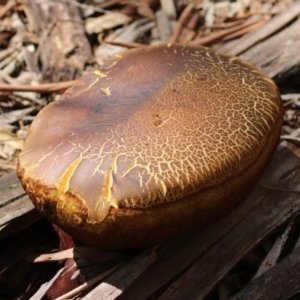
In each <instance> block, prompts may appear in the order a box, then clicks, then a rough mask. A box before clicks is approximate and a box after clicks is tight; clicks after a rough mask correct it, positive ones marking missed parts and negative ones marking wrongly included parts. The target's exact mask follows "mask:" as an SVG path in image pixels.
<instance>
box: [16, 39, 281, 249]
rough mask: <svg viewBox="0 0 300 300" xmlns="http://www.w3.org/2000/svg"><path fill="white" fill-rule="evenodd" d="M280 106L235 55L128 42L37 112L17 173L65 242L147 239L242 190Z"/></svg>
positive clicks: (164, 235) (201, 217)
mask: <svg viewBox="0 0 300 300" xmlns="http://www.w3.org/2000/svg"><path fill="white" fill-rule="evenodd" d="M282 111H283V109H282V101H281V97H280V94H279V91H278V88H277V87H276V85H275V84H274V82H273V81H272V80H271V79H270V78H268V77H267V76H265V75H264V74H262V73H261V72H260V71H259V70H257V69H256V68H255V67H253V66H252V65H250V64H249V63H247V62H245V61H243V60H241V59H239V58H237V57H230V56H226V55H223V54H220V53H218V52H216V51H214V50H211V49H209V48H204V47H200V46H187V45H180V44H163V45H158V46H150V47H148V48H142V49H135V50H129V51H126V52H124V53H121V54H119V55H116V56H114V57H113V58H111V59H109V60H108V61H107V62H106V63H105V64H104V65H103V67H102V68H101V69H99V70H96V71H94V72H92V73H90V74H88V75H86V76H84V77H82V78H81V79H79V80H77V81H76V83H75V84H74V86H73V87H72V88H70V89H69V90H67V92H66V93H65V94H64V95H63V96H62V97H61V99H60V100H58V101H57V102H54V103H51V104H49V105H48V106H47V107H45V108H44V109H42V110H41V112H40V113H39V114H38V116H37V117H36V118H35V120H34V121H33V123H32V125H31V128H30V132H29V135H28V138H27V140H26V142H25V145H24V149H23V151H22V153H21V155H20V159H19V166H18V176H19V178H20V180H21V182H22V184H23V186H24V188H25V190H26V191H27V193H28V194H29V196H30V198H31V200H32V201H33V203H34V205H35V206H36V208H37V209H38V210H39V211H40V212H41V213H42V214H43V215H44V216H45V217H46V218H48V219H49V220H50V221H51V222H53V223H55V224H57V225H58V226H59V227H61V228H62V229H63V230H65V231H66V232H67V233H69V234H70V235H72V236H73V237H74V238H75V239H77V240H79V241H81V242H83V243H85V244H88V245H91V246H96V247H99V248H102V249H107V250H127V249H133V248H141V247H147V246H151V245H155V244H157V243H160V242H162V241H164V240H166V239H168V238H170V237H172V236H174V235H176V234H179V233H182V232H185V231H187V230H190V229H192V228H196V227H198V226H201V225H204V224H208V223H211V222H213V221H216V220H218V219H219V218H221V217H223V216H225V215H226V214H228V213H230V212H231V211H233V210H234V209H235V208H236V207H237V206H238V205H239V204H240V203H241V202H242V201H244V200H245V199H246V198H247V196H248V195H249V194H250V193H251V191H252V189H253V188H254V186H255V184H256V183H257V181H258V180H259V177H260V176H261V174H262V173H263V171H264V170H265V168H266V167H267V165H268V163H269V161H270V160H271V158H272V155H273V153H274V151H275V149H276V147H277V145H278V142H279V137H280V132H281V126H282Z"/></svg>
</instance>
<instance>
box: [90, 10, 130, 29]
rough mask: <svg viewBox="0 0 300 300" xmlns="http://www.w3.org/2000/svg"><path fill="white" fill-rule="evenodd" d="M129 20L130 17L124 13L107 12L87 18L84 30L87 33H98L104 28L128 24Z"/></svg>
mask: <svg viewBox="0 0 300 300" xmlns="http://www.w3.org/2000/svg"><path fill="white" fill-rule="evenodd" d="M130 21H131V18H130V17H129V16H127V15H125V14H122V13H109V14H106V15H102V16H100V17H97V18H88V19H87V20H86V23H85V31H86V32H87V33H88V34H93V33H100V32H103V31H104V30H106V29H112V28H115V27H117V26H120V25H125V24H128V23H129V22H130Z"/></svg>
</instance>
